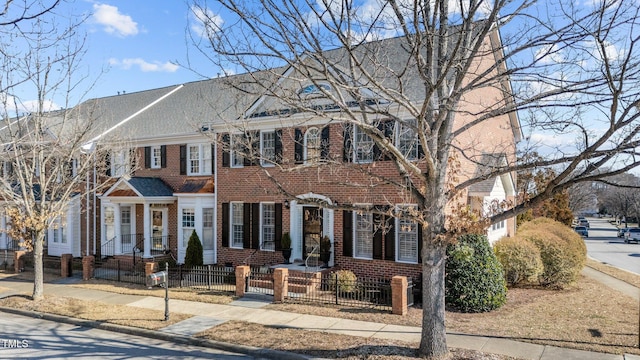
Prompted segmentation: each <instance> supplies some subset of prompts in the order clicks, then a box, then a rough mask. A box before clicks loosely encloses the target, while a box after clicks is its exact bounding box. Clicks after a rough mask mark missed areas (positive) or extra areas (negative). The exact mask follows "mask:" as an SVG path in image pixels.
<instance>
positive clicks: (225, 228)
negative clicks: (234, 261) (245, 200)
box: [222, 203, 230, 247]
mask: <svg viewBox="0 0 640 360" xmlns="http://www.w3.org/2000/svg"><path fill="white" fill-rule="evenodd" d="M229 226H230V225H229V203H223V204H222V246H223V247H229Z"/></svg>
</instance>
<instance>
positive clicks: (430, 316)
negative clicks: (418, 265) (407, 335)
mask: <svg viewBox="0 0 640 360" xmlns="http://www.w3.org/2000/svg"><path fill="white" fill-rule="evenodd" d="M423 236H428V235H426V234H425V235H423ZM423 241H424V240H423ZM446 250H447V247H446V245H445V244H434V242H433V241H431V239H427V240H426V241H424V248H423V251H422V256H423V257H422V306H423V308H422V338H421V340H420V348H419V352H420V355H421V356H423V357H427V358H429V359H441V358H445V357H446V356H447V354H448V352H449V350H448V349H447V339H446V328H445V323H444V318H445V302H444V275H445V257H446Z"/></svg>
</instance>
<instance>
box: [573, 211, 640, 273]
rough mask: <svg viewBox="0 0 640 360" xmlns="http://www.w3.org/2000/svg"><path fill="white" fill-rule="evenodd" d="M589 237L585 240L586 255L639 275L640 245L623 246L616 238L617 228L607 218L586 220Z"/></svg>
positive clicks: (620, 239) (621, 241)
mask: <svg viewBox="0 0 640 360" xmlns="http://www.w3.org/2000/svg"><path fill="white" fill-rule="evenodd" d="M587 219H588V220H589V225H590V229H589V237H588V238H585V244H586V245H587V254H588V255H589V256H590V257H592V258H594V259H596V260H598V261H600V262H603V263H606V264H609V265H612V266H615V267H617V268H620V269H625V270H628V271H631V272H634V273H636V274H640V244H635V243H632V244H625V243H624V239H622V238H619V237H617V236H616V235H617V228H616V227H615V226H614V225H612V224H611V223H609V220H610V219H609V218H601V219H599V218H587Z"/></svg>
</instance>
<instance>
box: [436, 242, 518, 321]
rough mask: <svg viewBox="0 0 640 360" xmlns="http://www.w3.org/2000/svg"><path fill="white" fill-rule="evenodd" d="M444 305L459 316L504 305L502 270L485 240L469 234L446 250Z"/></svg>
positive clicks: (504, 287)
mask: <svg viewBox="0 0 640 360" xmlns="http://www.w3.org/2000/svg"><path fill="white" fill-rule="evenodd" d="M445 269H446V275H445V301H446V303H447V305H448V306H450V307H452V308H454V309H456V310H459V311H462V312H486V311H491V310H494V309H497V308H499V307H500V306H502V305H504V303H505V302H506V301H507V287H506V283H505V280H504V277H503V274H502V266H501V265H500V262H499V261H498V259H497V258H496V256H495V254H494V253H493V250H492V249H491V246H490V245H489V241H488V240H487V237H486V236H484V235H475V234H468V235H463V236H461V237H460V238H458V242H457V243H456V244H453V245H449V246H448V248H447V262H446V266H445Z"/></svg>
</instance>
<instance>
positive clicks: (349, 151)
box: [342, 124, 353, 162]
mask: <svg viewBox="0 0 640 360" xmlns="http://www.w3.org/2000/svg"><path fill="white" fill-rule="evenodd" d="M352 128H353V125H351V124H344V131H343V147H342V161H344V162H352V161H353V144H352V137H353V129H352Z"/></svg>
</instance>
